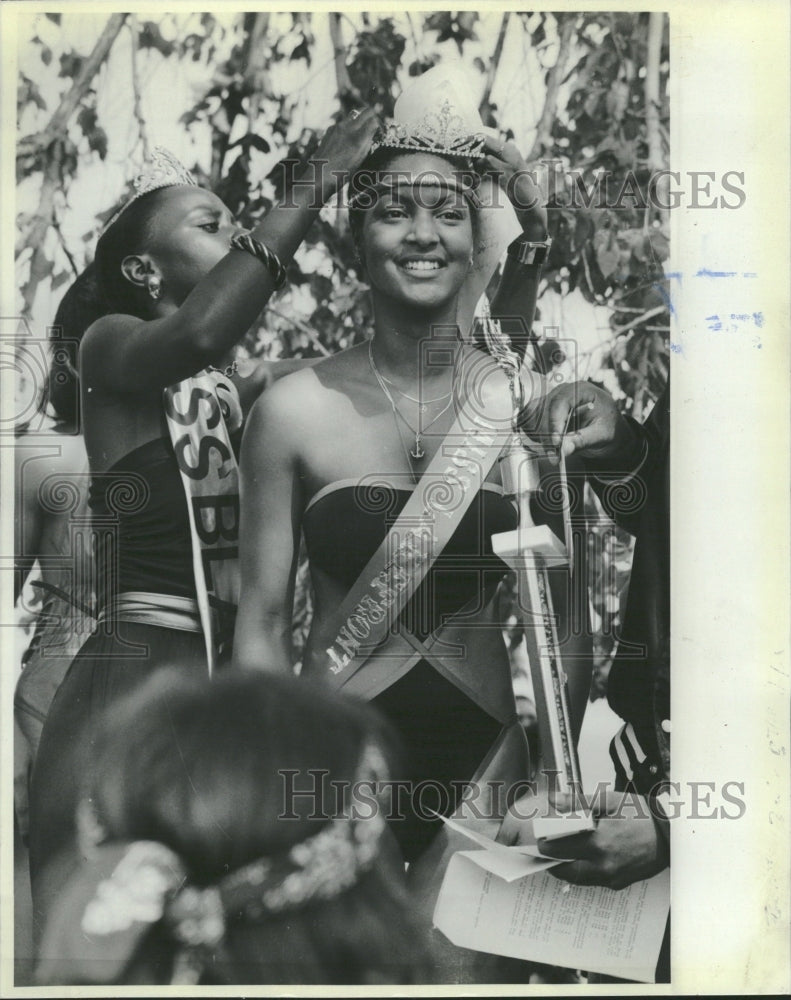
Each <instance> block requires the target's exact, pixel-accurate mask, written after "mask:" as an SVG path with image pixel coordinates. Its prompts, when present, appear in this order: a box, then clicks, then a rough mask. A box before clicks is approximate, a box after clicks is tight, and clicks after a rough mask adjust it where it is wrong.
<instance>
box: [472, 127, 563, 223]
mask: <svg viewBox="0 0 791 1000" xmlns="http://www.w3.org/2000/svg"><path fill="white" fill-rule="evenodd" d="M484 152H485V153H486V154H487V157H486V158H487V160H488V162H489V166H490V169H491V172H492V174H493V175H494V176H495V177H497V179H498V181H499V183H500V186H501V187H502V188H503V190H504V191H505V192H506V194H507V195H508V197H509V199H510V200H511V204H512V205H513V206H514V211H515V212H516V217H517V219H518V220H519V223H520V225H521V226H522V230H523V232H524V235H525V236H526V237H527V239H528V240H531V241H535V242H541V241H543V240H545V239H546V238H547V210H546V206H545V204H544V200H545V199H544V196H543V194H542V193H541V189H540V188H539V186H538V184H537V182H536V179H535V172H534V171H531V170H530V169H529V168H528V165H527V163H526V162H525V160H524V158H523V156H522V154H521V153H520V152H519V149H518V147H517V145H516V143H515V142H510V141H508V142H506V141H504V140H502V139H498V138H496V136H495V135H493V134H492V133H487V135H486V137H485V143H484Z"/></svg>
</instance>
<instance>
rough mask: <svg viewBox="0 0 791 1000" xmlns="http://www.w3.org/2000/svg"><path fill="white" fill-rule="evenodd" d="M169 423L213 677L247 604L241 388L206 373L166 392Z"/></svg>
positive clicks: (228, 380) (208, 659) (208, 658)
mask: <svg viewBox="0 0 791 1000" xmlns="http://www.w3.org/2000/svg"><path fill="white" fill-rule="evenodd" d="M164 402H165V415H166V417H167V422H168V429H169V431H170V438H171V441H172V442H173V449H174V451H175V453H176V462H177V463H178V468H179V472H180V474H181V481H182V484H183V486H184V492H185V493H186V496H187V509H188V511H189V523H190V533H191V535H192V565H193V570H194V573H195V589H196V592H197V601H198V609H199V610H200V617H201V624H202V626H203V635H204V638H205V641H206V658H207V662H208V666H209V675H210V676H211V674H212V672H213V670H214V668H215V666H216V664H217V656H218V651H219V649H220V647H221V645H222V644H223V643H224V642H226V641H227V640H228V639H230V637H231V635H232V634H233V621H234V616H235V613H236V606H237V604H238V603H239V562H238V556H239V548H238V545H239V467H238V465H237V462H236V457H235V455H234V452H233V448H232V446H231V440H230V434H232V433H233V432H234V431H236V430H238V429H239V428H240V427H241V425H242V407H241V404H240V402H239V395H238V393H237V391H236V386H234V384H233V382H231V380H230V379H229V378H226V377H225V376H224V375H222V374H221V373H220V372H209V371H204V372H200V373H199V374H198V375H193V376H192V377H190V378H186V379H184V380H183V381H182V382H179V383H177V384H176V385H172V386H168V388H167V389H165V392H164Z"/></svg>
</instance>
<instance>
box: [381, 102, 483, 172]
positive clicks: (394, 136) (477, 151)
mask: <svg viewBox="0 0 791 1000" xmlns="http://www.w3.org/2000/svg"><path fill="white" fill-rule="evenodd" d="M484 141H485V139H484V136H483V134H482V133H480V132H474V133H472V134H471V133H470V132H469V131H468V129H467V128H465V124H464V119H463V118H462V116H461V115H459V114H456V113H455V112H454V111H453V108H452V106H451V103H450V101H449V100H448V99H447V98H445V100H444V101H443V102H442V105H441V106H440V109H439V111H429V112H428V113H427V114H426V115H425V116H424V117H423V118H422V119H421V120H420V121H419V122H417V124H415V125H403V124H401V123H399V122H389V123H388V124H387V125H386V126H384V128H381V129H380V130H379V131H378V132H377V134H376V135H375V136H374V141H373V145H372V146H371V152H374V151H375V150H377V149H380V148H381V147H385V148H387V149H416V150H420V151H421V152H429V153H438V154H440V155H442V154H443V153H444V154H446V155H449V156H466V157H470V158H471V159H480V158H483V157H484V156H485V155H486V154H485V153H484Z"/></svg>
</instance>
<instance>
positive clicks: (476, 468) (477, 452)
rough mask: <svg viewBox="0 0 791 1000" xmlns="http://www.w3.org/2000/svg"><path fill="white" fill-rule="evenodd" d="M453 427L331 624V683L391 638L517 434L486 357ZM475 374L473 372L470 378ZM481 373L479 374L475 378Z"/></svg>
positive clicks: (505, 394)
mask: <svg viewBox="0 0 791 1000" xmlns="http://www.w3.org/2000/svg"><path fill="white" fill-rule="evenodd" d="M481 357H483V358H484V359H485V360H484V364H483V365H481V364H480V363H479V364H478V366H477V367H478V371H477V373H476V371H475V366H473V371H472V373H471V374H472V377H473V379H474V380H475V384H473V385H472V386H471V388H470V391H468V392H467V393H466V395H465V397H464V400H463V402H462V403H461V405H460V407H459V410H458V413H457V416H456V419H455V421H454V423H453V426H452V427H451V428H450V430H449V431H448V434H447V435H446V437H445V439H444V441H443V443H442V445H441V446H440V448H439V449H438V451H437V453H436V455H435V456H434V458H433V459H432V460H431V462H430V464H429V466H428V468H427V469H426V471H425V472H424V474H423V476H422V477H421V479H420V481H419V482H418V483H417V485H416V486H415V489H414V491H413V493H412V494H411V496H410V498H409V500H408V501H407V503H406V505H405V507H404V509H403V510H402V512H401V514H400V515H399V517H398V519H397V520H396V522H395V524H394V525H393V527H392V528H391V529H390V531H389V532H388V534H387V535H386V537H385V538H384V540H383V541H382V543H381V545H380V546H379V548H378V549H377V550H376V552H375V553H374V555H373V556H372V557H371V559H370V560H369V562H368V564H367V565H366V567H365V569H364V570H363V572H362V573H361V574H360V576H359V577H358V579H357V581H356V582H355V584H354V585H353V587H352V588H351V590H350V591H349V593H348V594H347V596H346V598H345V599H344V601H343V602H342V604H341V606H340V607H339V608H338V610H337V611H336V612H335V614H334V615H333V616H332V618H331V619H330V620H329V621H328V623H327V628H326V633H325V634H326V635H327V636H334V638H333V640H332V642H331V644H330V645H329V646H328V647H327V648H326V650H325V656H326V668H327V669H326V675H327V680H328V681H329V682H330V683H331V684H333V685H334V686H336V687H343V686H345V685H346V684H347V683H348V682H349V680H350V679H351V678H352V677H353V676H354V675H355V674H356V673H357V671H359V670H360V669H361V668H362V667H363V666H364V665H365V663H366V662H367V661H368V659H369V658H370V657H371V655H372V654H373V653H374V652H375V651H376V650H377V648H378V647H379V646H380V645H381V643H382V642H383V641H384V640H385V638H386V637H387V636H388V634H389V633H391V630H392V628H393V626H394V624H395V622H396V620H397V618H398V616H399V614H400V613H401V611H402V610H403V608H404V606H405V605H406V603H407V602H408V601H409V599H410V598H411V597H412V595H413V594H414V593H415V591H416V589H417V588H418V587H419V586H420V584H421V582H422V581H423V579H424V578H425V576H426V574H427V573H428V572H429V570H430V569H431V567H432V566H433V564H434V562H435V560H436V559H437V558H438V556H439V555H440V554H441V553H442V551H443V549H444V548H445V545H446V544H447V543H448V541H449V539H450V538H451V536H452V535H453V533H454V532H455V530H456V528H457V527H458V525H459V523H460V522H461V519H462V518H463V516H464V514H465V512H466V511H467V510H468V508H469V506H470V504H471V503H472V501H473V499H474V498H475V495H476V494H477V493H478V491H479V490H480V488H481V486H482V485H483V482H484V480H485V479H486V476H487V475H488V473H489V470H490V469H491V468H492V466H493V465H494V463H495V461H496V460H497V458H498V456H499V454H500V452H501V451H502V449H503V447H504V445H505V444H506V443H507V442H508V440H509V437H510V435H511V433H512V430H511V427H512V416H513V408H512V405H511V397H510V392H509V389H508V383H507V381H506V379H505V377H504V376H503V374H502V372H501V371H500V370H499V369H498V368H496V367H494V365H493V364H492V362H491V360H490V359H489V358H487V357H486V356H484V355H481ZM469 374H470V373H468V376H469ZM476 375H477V378H476Z"/></svg>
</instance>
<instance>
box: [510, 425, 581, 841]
mask: <svg viewBox="0 0 791 1000" xmlns="http://www.w3.org/2000/svg"><path fill="white" fill-rule="evenodd" d="M539 457H540V454H539V453H537V452H535V451H533V450H530V449H529V448H526V447H525V446H524V445H523V444H522V441H521V439H520V437H519V435H518V433H517V432H516V431H515V432H514V434H513V436H512V438H511V441H510V443H509V445H508V447H507V448H506V450H505V452H504V454H503V456H502V457H501V459H500V469H501V473H502V481H503V492H504V493H505V494H506V495H507V496H511V497H513V498H514V500H515V503H516V506H517V509H518V512H519V527H518V528H516V530H514V531H506V532H502V533H500V534H497V535H493V536H492V547H493V549H494V552H495V554H496V555H497V556H499V558H500V559H502V560H503V562H504V563H506V565H508V566H509V567H510V568H511V569H513V570H514V571H515V572H516V573H517V577H518V593H519V595H520V599H519V601H518V610H519V613H520V614H521V617H522V623H523V625H524V631H525V640H526V642H527V651H528V656H529V662H530V673H531V676H532V680H533V691H534V695H535V702H536V715H537V717H538V732H539V739H540V743H541V759H542V762H543V770H544V771H545V772H551V773H553V774H554V775H555V780H556V783H555V788H556V790H557V791H558V792H561V793H573V792H574V791H578V790H580V789H581V781H580V767H579V760H578V759H577V752H576V748H575V746H574V742H573V739H572V734H571V716H570V711H569V699H568V680H567V677H566V674H565V671H564V669H563V661H562V658H561V653H560V646H559V643H558V637H557V628H556V618H555V613H554V610H553V606H552V593H551V591H550V587H549V573H548V571H549V569H550V567H554V566H566V565H568V566H569V570H570V571H571V568H572V565H573V549H572V544H573V543H572V538H571V531H570V515H569V507H568V490H567V489H566V477H565V460H564V458H563V456H562V455H561V456H560V457H559V461H560V475H561V486H562V489H563V504H564V526H565V535H566V538H565V544H564V542H561V540H560V539H559V538H558V537H557V535H556V534H555V533H554V532H553V531H552V529H551V528H550V527H549V526H548V525H545V524H538V525H537V524H535V523H534V521H533V517H532V514H531V511H530V498H531V496H532V495H533V494H534V493H535V492H536V491H537V490H538V487H539V479H540V476H539V471H538V460H539ZM594 828H595V820H594V818H593V816H592V815H591V814H590V813H589V812H584V813H583V814H582V815H580V813H579V812H577V813H567V814H557V815H555V816H547V817H537V818H536V819H535V820H534V821H533V832H534V834H535V836H536V839H539V838H544V839H547V840H549V839H553V838H557V837H566V836H569V835H571V834H573V833H579V832H583V831H589V830H593V829H594Z"/></svg>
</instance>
